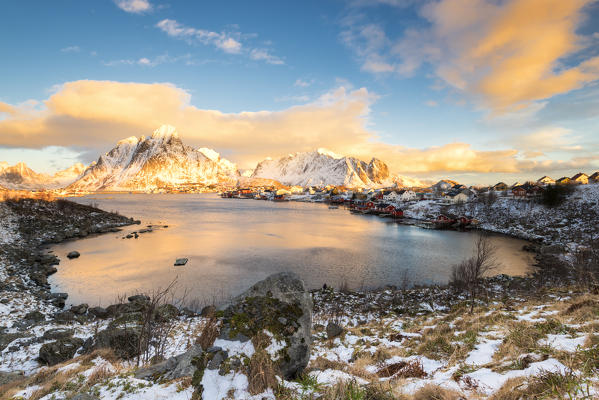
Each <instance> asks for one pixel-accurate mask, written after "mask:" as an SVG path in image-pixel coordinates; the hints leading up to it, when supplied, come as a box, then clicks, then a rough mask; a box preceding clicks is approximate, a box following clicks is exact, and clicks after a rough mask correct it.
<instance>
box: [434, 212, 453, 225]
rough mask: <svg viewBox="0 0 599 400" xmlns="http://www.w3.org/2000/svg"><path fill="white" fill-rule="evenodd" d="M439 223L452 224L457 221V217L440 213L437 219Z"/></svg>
mask: <svg viewBox="0 0 599 400" xmlns="http://www.w3.org/2000/svg"><path fill="white" fill-rule="evenodd" d="M435 222H436V223H438V224H451V223H454V222H455V219H452V218H449V217H448V216H447V215H443V214H441V215H439V216H438V217H437V219H436V220H435Z"/></svg>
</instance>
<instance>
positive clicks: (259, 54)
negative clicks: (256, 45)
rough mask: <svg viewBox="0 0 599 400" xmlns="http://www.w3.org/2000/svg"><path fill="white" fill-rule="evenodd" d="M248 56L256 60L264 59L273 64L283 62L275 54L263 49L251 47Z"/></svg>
mask: <svg viewBox="0 0 599 400" xmlns="http://www.w3.org/2000/svg"><path fill="white" fill-rule="evenodd" d="M250 58H251V59H252V60H257V61H266V62H267V63H269V64H273V65H283V64H285V62H284V61H283V60H282V59H280V58H279V57H277V56H273V55H272V54H270V53H269V52H268V50H265V49H253V50H252V51H251V52H250Z"/></svg>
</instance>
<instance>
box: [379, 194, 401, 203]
mask: <svg viewBox="0 0 599 400" xmlns="http://www.w3.org/2000/svg"><path fill="white" fill-rule="evenodd" d="M400 198H401V196H400V194H399V193H397V192H396V191H391V192H389V193H388V194H385V195H383V200H384V201H386V202H389V203H396V202H398V201H399V200H400Z"/></svg>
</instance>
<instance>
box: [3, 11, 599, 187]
mask: <svg viewBox="0 0 599 400" xmlns="http://www.w3.org/2000/svg"><path fill="white" fill-rule="evenodd" d="M546 1H549V2H555V5H554V7H553V8H552V7H548V8H550V9H552V10H551V11H549V12H543V11H542V10H541V11H540V12H539V13H538V15H537V14H533V15H531V14H530V10H534V9H535V7H536V9H543V8H545V7H539V5H543V4H545V5H547V3H543V2H542V1H539V0H503V1H500V0H438V1H432V0H431V1H410V0H372V1H361V0H355V1H340V0H339V1H334V0H331V1H302V2H281V1H254V2H247V1H222V2H192V1H170V2H169V1H161V0H115V1H111V0H105V1H94V2H82V1H58V2H48V1H5V2H2V4H1V5H0V15H2V24H0V35H1V36H2V37H3V38H4V39H3V40H2V41H0V50H1V51H2V54H5V55H7V56H6V57H5V58H4V59H3V61H2V62H1V63H0V160H6V161H9V162H11V163H13V162H15V161H17V160H22V161H25V162H27V163H28V164H29V165H31V166H32V167H34V168H35V169H37V170H40V171H42V170H47V171H49V172H50V171H53V170H56V169H59V168H63V167H67V166H68V165H70V164H72V162H73V161H77V160H79V161H83V162H86V163H87V162H90V161H92V160H93V159H95V158H97V156H98V155H99V154H100V153H101V152H103V151H106V150H108V149H109V148H110V147H112V146H113V145H114V142H115V140H118V139H119V138H121V137H124V136H131V135H137V136H139V135H142V134H146V135H148V134H149V133H151V130H152V129H155V128H157V127H158V126H153V125H156V124H159V123H170V124H173V125H176V126H177V127H178V128H179V130H180V133H181V136H182V137H183V139H184V141H186V142H189V143H190V144H193V145H206V146H210V147H214V148H215V149H216V150H217V151H219V152H221V153H222V154H224V155H226V156H227V157H230V158H231V159H232V161H235V162H238V163H239V164H240V166H242V167H251V166H252V165H253V164H255V162H257V161H259V160H260V159H261V158H262V157H265V156H280V155H283V154H285V153H286V152H290V151H303V150H307V149H309V148H313V147H329V148H332V150H334V151H336V152H338V153H343V154H352V155H356V156H360V157H363V158H368V157H369V156H378V157H380V158H381V159H383V160H385V161H386V162H388V163H389V164H390V165H391V166H392V168H393V169H394V170H396V171H398V172H400V173H402V174H405V175H417V176H421V177H428V176H431V177H437V176H455V177H461V178H462V179H464V180H467V181H468V180H469V181H473V182H474V181H487V180H494V179H496V178H501V177H506V178H507V177H509V178H513V177H518V176H523V177H533V176H536V175H538V174H539V173H541V174H544V172H547V173H553V174H567V173H570V172H577V170H579V169H583V170H585V171H588V172H591V171H592V170H594V169H599V162H598V158H597V154H598V153H597V151H598V150H599V146H598V139H597V138H598V137H599V132H598V131H599V129H598V128H597V127H598V126H599V124H598V123H597V122H599V108H598V107H597V106H598V105H599V86H598V85H597V80H598V79H599V58H597V57H598V56H599V50H598V49H599V46H598V45H597V44H598V43H599V33H598V32H597V28H596V27H598V26H599V24H597V22H598V21H599V17H598V16H599V7H598V4H597V2H595V1H590V0H573V1H572V2H571V4H570V3H569V4H568V5H563V4H561V3H563V2H561V3H560V2H559V1H554V0H546ZM523 21H524V22H525V23H523ZM556 21H557V22H556ZM505 32H515V33H510V35H511V36H509V37H508V38H507V39H506V33H505ZM539 36H541V37H546V39H545V40H543V39H541V40H539V39H538V37H539ZM556 43H559V44H560V45H558V44H556ZM490 60H492V61H490ZM535 66H540V67H539V68H537V69H535ZM529 67H530V68H529ZM514 82H519V83H517V84H516V83H514ZM109 83H110V85H109ZM125 83H132V84H136V85H145V84H155V83H156V84H160V85H162V86H165V88H163V87H161V88H157V87H154V86H153V87H152V90H150V91H145V90H142V87H141V86H140V87H139V89H140V90H141V92H140V93H143V94H140V96H141V97H140V98H134V97H133V95H131V94H130V93H131V92H133V91H132V90H129V89H130V88H131V86H128V87H127V88H129V89H126V88H125V87H120V86H119V85H118V84H125ZM114 84H117V85H114ZM108 85H109V86H110V89H107V87H106V86H108ZM137 88H138V87H137V86H136V89H137ZM168 88H171V89H173V88H174V90H175V89H176V90H175V91H174V92H173V91H172V90H168ZM154 89H156V90H154ZM162 90H166V92H163V91H162ZM90 93H91V94H93V98H92V97H86V96H91V94H90ZM67 95H68V96H67ZM179 95H181V96H183V97H185V99H184V100H182V101H181V104H180V105H179V106H176V105H175V106H173V107H172V110H173V113H171V114H168V113H166V112H164V111H163V110H160V112H157V111H156V110H154V112H153V113H152V112H151V111H148V109H149V108H152V107H153V108H157V107H160V101H159V99H160V96H174V97H179ZM109 96H120V97H123V96H127V97H129V96H132V98H131V99H128V102H127V104H129V105H131V104H133V106H131V107H132V108H134V109H135V110H136V111H135V112H129V113H128V112H127V111H128V110H126V109H124V108H123V107H121V109H120V110H116V111H120V112H122V113H123V114H124V115H120V114H118V113H116V114H115V112H116V111H114V112H113V111H106V112H103V113H101V115H96V114H94V112H93V111H92V110H93V109H94V107H97V102H98V101H100V102H103V101H106V102H107V104H111V101H112V103H113V104H116V102H117V100H116V99H114V100H111V99H110V98H109ZM148 97H152V98H153V99H154V100H156V101H152V102H151V104H146V105H144V104H145V103H144V102H145V101H146V100H148ZM169 99H170V97H169ZM169 101H171V100H169ZM172 101H175V100H172ZM94 102H96V103H94ZM102 104H103V103H102ZM137 105H142V106H139V108H141V109H143V110H145V111H147V112H149V113H150V115H155V114H160V117H161V119H158V118H150V119H151V123H150V119H149V118H148V117H147V116H144V115H145V114H143V112H142V111H140V110H138V109H137ZM185 107H189V108H191V109H192V110H188V111H189V112H192V115H187V114H185V116H183V114H181V113H179V112H178V110H179V109H181V108H185ZM82 110H84V111H82ZM209 110H215V111H218V112H219V113H220V115H219V117H218V118H219V119H220V120H219V121H218V123H216V122H214V124H215V125H206V124H205V123H203V121H206V119H205V116H206V115H208V114H206V113H207V112H208V111H209ZM88 111H89V112H88ZM145 111H144V112H145ZM261 111H263V112H264V113H259V112H261ZM186 112H187V111H186ZM244 112H248V113H249V114H247V113H245V114H244ZM179 114H181V115H179ZM298 114H301V115H302V120H301V121H302V123H298V122H297V121H298V120H297V119H296V118H297V115H298ZM213 119H214V118H211V119H210V120H211V121H212V120H213ZM192 120H193V121H195V122H194V124H192V123H191V122H190V121H192ZM310 120H313V122H314V126H312V127H311V126H310V125H309V124H306V125H304V121H310ZM32 121H34V122H32ZM64 121H68V124H66V125H65V122H64ZM294 121H295V122H294ZM241 122H243V124H246V125H251V124H255V125H252V128H251V131H252V132H253V133H249V132H246V131H239V130H238V126H240V124H241ZM61 124H62V125H61ZM290 124H292V125H290ZM108 127H109V128H108ZM258 129H260V134H258V135H257V134H256V131H257V130H258ZM302 130H303V131H302ZM222 132H227V133H226V134H225V133H222ZM248 138H250V139H253V140H252V141H251V142H250V141H248V140H249V139H248ZM286 138H288V140H286ZM302 138H303V139H305V140H303V139H302ZM255 142H258V143H255ZM458 144H459V145H458ZM320 145H322V146H320ZM48 146H52V147H51V148H49V149H48ZM538 153H541V154H538Z"/></svg>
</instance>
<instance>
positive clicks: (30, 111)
mask: <svg viewBox="0 0 599 400" xmlns="http://www.w3.org/2000/svg"><path fill="white" fill-rule="evenodd" d="M374 99H376V96H374V95H373V94H372V93H369V92H368V90H366V89H365V88H361V89H357V90H348V89H345V88H343V87H340V88H337V89H335V90H332V91H330V92H328V93H325V94H324V95H322V96H321V97H320V98H319V99H317V100H316V101H314V102H312V103H308V104H305V105H300V106H294V107H290V108H288V109H286V110H282V111H276V112H273V111H258V112H240V113H229V114H227V113H222V112H220V111H216V110H204V109H200V108H197V107H195V106H193V105H191V104H190V100H191V96H190V95H189V93H187V92H186V91H185V90H183V89H180V88H178V87H175V86H173V85H170V84H162V83H155V84H145V83H121V82H111V81H75V82H68V83H66V84H64V85H62V86H61V87H60V88H59V89H58V90H57V92H56V93H54V94H53V95H52V96H50V98H48V99H47V100H46V101H44V102H43V108H41V109H40V108H39V107H37V108H32V107H30V106H27V105H21V106H13V105H10V104H6V103H0V112H2V111H4V112H7V113H8V114H7V117H6V118H4V119H0V146H13V147H31V148H36V147H44V146H49V145H55V146H66V147H71V146H74V147H82V148H88V149H99V148H104V149H105V148H107V147H108V146H110V145H112V144H113V143H115V142H116V141H117V140H120V139H122V138H125V137H129V136H131V135H136V136H140V135H147V134H149V133H150V132H152V131H153V130H154V129H155V128H156V127H158V126H160V125H162V124H165V123H168V124H171V125H174V126H176V127H177V128H178V130H179V132H180V133H181V136H182V137H183V139H184V141H185V142H186V143H189V144H191V145H194V146H207V147H212V148H214V149H216V150H217V151H219V152H222V153H224V154H226V155H227V157H229V158H230V159H232V160H233V161H236V162H238V163H240V165H241V166H242V167H253V166H254V165H255V163H257V162H258V161H261V160H262V159H264V158H265V157H267V156H273V157H278V156H280V155H283V154H286V153H290V152H295V151H308V150H313V149H315V148H318V147H326V148H329V149H331V150H333V151H335V152H337V153H340V154H348V155H355V156H358V157H362V158H369V157H372V156H376V157H379V158H380V159H382V160H384V161H386V162H387V163H388V164H389V166H390V167H391V169H392V170H393V171H396V172H405V173H426V172H431V171H439V172H441V171H447V172H515V171H518V169H519V165H520V164H519V161H518V160H517V154H518V151H516V150H500V151H478V150H475V149H473V148H472V147H471V146H470V145H469V144H465V143H451V144H446V145H444V146H439V147H431V148H428V149H410V148H405V147H401V146H396V145H390V144H386V143H382V142H380V141H379V140H378V138H377V137H376V135H375V134H374V133H373V132H371V131H369V130H368V129H367V128H366V127H365V123H366V121H367V117H368V113H369V107H370V104H371V103H372V102H373V101H374Z"/></svg>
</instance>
